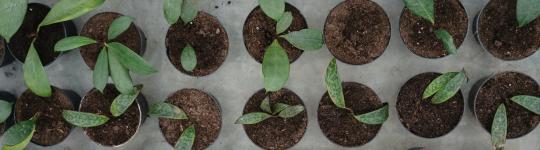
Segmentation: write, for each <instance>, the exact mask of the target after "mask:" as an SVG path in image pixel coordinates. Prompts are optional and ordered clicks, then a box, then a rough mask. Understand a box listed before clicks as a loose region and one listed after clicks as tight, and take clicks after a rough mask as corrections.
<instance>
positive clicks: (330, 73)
mask: <svg viewBox="0 0 540 150" xmlns="http://www.w3.org/2000/svg"><path fill="white" fill-rule="evenodd" d="M325 82H326V88H327V89H328V95H329V96H330V99H331V100H332V102H333V103H334V105H336V107H338V108H341V109H346V110H348V111H349V112H350V113H351V115H352V116H354V118H355V119H356V120H358V121H359V122H362V123H365V124H372V125H377V124H382V123H384V122H385V121H386V120H387V119H388V103H385V104H384V106H383V107H381V108H379V109H377V110H374V111H372V112H368V113H365V114H360V115H355V114H354V113H355V112H353V110H352V109H350V108H347V106H346V104H345V96H344V95H343V87H342V85H341V83H342V81H341V77H340V76H339V72H338V67H337V63H336V59H335V58H333V59H332V60H331V61H330V64H329V65H328V68H327V69H326V76H325Z"/></svg>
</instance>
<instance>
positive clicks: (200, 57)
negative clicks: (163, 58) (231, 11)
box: [163, 0, 229, 77]
mask: <svg viewBox="0 0 540 150" xmlns="http://www.w3.org/2000/svg"><path fill="white" fill-rule="evenodd" d="M197 3H198V1H197V0H164V6H163V8H164V14H165V19H166V20H167V22H168V23H169V24H170V25H171V27H169V30H168V31H167V36H166V39H165V46H166V47H167V56H168V57H169V60H170V61H171V63H172V64H173V65H174V67H176V69H178V70H180V71H181V72H182V73H185V74H188V75H191V76H197V77H200V76H206V75H209V74H211V73H213V72H215V71H216V70H217V69H218V68H219V67H220V66H221V65H222V64H223V62H224V61H225V58H226V57H227V54H228V52H229V38H228V36H227V32H226V31H225V28H223V26H221V23H220V22H219V20H217V18H216V17H214V16H212V15H210V14H208V13H206V12H202V11H199V10H198V5H197Z"/></svg>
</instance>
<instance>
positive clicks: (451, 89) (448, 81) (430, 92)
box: [422, 71, 467, 104]
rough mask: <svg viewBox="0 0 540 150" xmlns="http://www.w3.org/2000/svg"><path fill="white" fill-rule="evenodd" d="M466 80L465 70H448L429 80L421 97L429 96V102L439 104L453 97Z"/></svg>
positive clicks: (426, 97)
mask: <svg viewBox="0 0 540 150" xmlns="http://www.w3.org/2000/svg"><path fill="white" fill-rule="evenodd" d="M466 82H467V76H466V74H465V71H461V72H448V73H445V74H443V75H440V76H439V77H437V78H435V80H433V81H431V83H429V85H428V86H427V87H426V89H425V90H424V93H423V95H422V99H428V98H430V97H432V96H433V97H432V98H431V103H433V104H441V103H444V102H446V101H448V100H449V99H450V98H452V97H454V95H456V94H457V93H458V92H459V89H460V88H461V87H462V86H463V85H464V84H465V83H466Z"/></svg>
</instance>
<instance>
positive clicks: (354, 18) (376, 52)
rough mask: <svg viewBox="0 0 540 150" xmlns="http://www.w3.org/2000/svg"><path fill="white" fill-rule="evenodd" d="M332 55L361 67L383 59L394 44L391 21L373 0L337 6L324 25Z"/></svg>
mask: <svg viewBox="0 0 540 150" xmlns="http://www.w3.org/2000/svg"><path fill="white" fill-rule="evenodd" d="M324 35H325V36H324V37H325V41H326V45H327V46H328V49H329V50H330V52H331V53H332V54H333V55H334V56H335V57H336V58H337V59H339V60H340V61H342V62H345V63H348V64H354V65H361V64H367V63H370V62H372V61H374V60H375V59H377V58H378V57H379V56H381V55H382V54H383V52H384V50H385V49H386V47H387V46H388V42H389V41H390V21H389V19H388V16H387V15H386V13H385V12H384V10H383V9H382V8H381V7H380V6H379V5H377V3H375V2H372V1H370V0H347V1H344V2H342V3H341V4H339V5H337V6H336V7H335V8H334V9H332V11H331V12H330V14H329V15H328V17H327V18H326V23H325V25H324Z"/></svg>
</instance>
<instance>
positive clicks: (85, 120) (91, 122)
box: [62, 110, 109, 128]
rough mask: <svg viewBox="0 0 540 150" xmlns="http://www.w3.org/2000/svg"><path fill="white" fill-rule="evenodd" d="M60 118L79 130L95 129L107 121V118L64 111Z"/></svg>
mask: <svg viewBox="0 0 540 150" xmlns="http://www.w3.org/2000/svg"><path fill="white" fill-rule="evenodd" d="M62 116H63V117H64V119H65V120H66V121H67V122H69V123H70V124H72V125H74V126H77V127H81V128H89V127H97V126H100V125H103V124H105V123H107V121H109V117H107V116H103V115H96V114H93V113H86V112H78V111H71V110H64V111H63V112H62Z"/></svg>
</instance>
